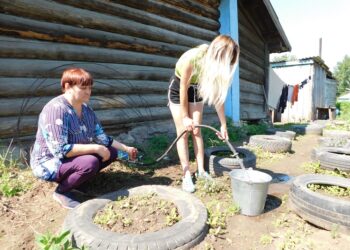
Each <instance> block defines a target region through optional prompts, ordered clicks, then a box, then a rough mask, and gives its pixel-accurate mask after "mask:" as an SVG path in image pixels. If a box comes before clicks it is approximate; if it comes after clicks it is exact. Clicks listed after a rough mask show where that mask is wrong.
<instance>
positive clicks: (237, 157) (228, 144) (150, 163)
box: [128, 125, 245, 169]
mask: <svg viewBox="0 0 350 250" xmlns="http://www.w3.org/2000/svg"><path fill="white" fill-rule="evenodd" d="M195 127H196V128H207V129H210V130H212V131H214V132H215V133H219V134H220V131H218V130H217V129H215V128H213V127H211V126H209V125H195ZM187 132H188V131H187V130H184V131H183V132H182V133H181V134H180V135H179V136H178V137H176V139H175V140H174V141H173V142H172V143H171V145H170V146H169V147H168V149H167V150H166V151H165V152H164V154H162V155H161V156H160V157H158V158H157V159H156V160H155V161H153V162H149V163H144V162H140V161H128V163H131V164H136V165H140V166H151V165H154V164H156V163H158V162H159V161H161V160H162V159H163V158H164V157H165V156H166V155H167V154H168V153H169V151H170V150H171V149H172V148H173V147H174V145H175V144H176V142H177V141H178V140H179V139H180V138H181V137H182V136H183V135H184V134H185V133H187ZM224 142H225V143H226V144H227V146H228V147H229V149H230V150H231V151H232V153H233V158H236V159H237V160H239V164H240V167H241V168H242V169H245V167H244V165H243V160H242V159H240V158H239V156H238V153H237V151H236V150H235V149H234V147H233V145H232V144H231V142H230V141H229V140H227V139H225V140H224Z"/></svg>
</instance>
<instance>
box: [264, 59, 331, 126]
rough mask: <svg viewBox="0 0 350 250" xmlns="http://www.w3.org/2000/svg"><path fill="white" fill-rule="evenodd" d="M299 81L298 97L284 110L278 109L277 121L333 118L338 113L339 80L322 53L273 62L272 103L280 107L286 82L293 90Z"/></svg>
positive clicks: (288, 102)
mask: <svg viewBox="0 0 350 250" xmlns="http://www.w3.org/2000/svg"><path fill="white" fill-rule="evenodd" d="M297 84H298V86H299V87H298V100H297V101H295V102H294V103H292V102H291V101H290V99H289V100H288V101H287V106H286V108H285V110H284V112H283V113H281V112H279V113H278V112H276V117H275V118H276V121H282V122H301V121H311V120H316V119H328V118H331V119H332V118H333V117H334V116H335V108H336V107H335V104H336V92H337V83H336V80H335V79H334V77H333V76H332V73H331V72H330V71H329V68H328V66H327V65H326V64H325V62H324V61H323V60H322V59H321V58H320V57H319V56H316V57H307V58H302V59H300V60H297V61H289V62H274V63H271V68H270V93H269V96H270V98H269V105H270V107H272V109H274V110H276V109H277V110H278V105H279V102H278V101H279V97H280V95H281V90H282V87H283V86H284V85H287V86H288V87H289V93H291V92H290V91H291V90H292V89H293V88H294V86H295V85H297ZM289 96H290V94H289Z"/></svg>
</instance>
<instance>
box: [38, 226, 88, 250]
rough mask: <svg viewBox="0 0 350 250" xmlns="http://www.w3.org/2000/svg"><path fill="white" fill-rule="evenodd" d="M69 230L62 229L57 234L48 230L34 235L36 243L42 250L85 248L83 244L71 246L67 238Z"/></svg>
mask: <svg viewBox="0 0 350 250" xmlns="http://www.w3.org/2000/svg"><path fill="white" fill-rule="evenodd" d="M69 234H70V231H64V232H62V233H60V234H58V235H53V234H52V233H50V232H48V233H46V234H41V235H37V236H36V243H37V245H38V246H39V248H40V249H43V250H54V249H61V250H78V249H81V250H84V249H87V248H86V247H85V246H82V247H81V248H76V247H73V245H72V242H71V241H70V240H69V239H68V237H69Z"/></svg>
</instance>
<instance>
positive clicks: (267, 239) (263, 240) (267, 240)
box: [259, 234, 273, 246]
mask: <svg viewBox="0 0 350 250" xmlns="http://www.w3.org/2000/svg"><path fill="white" fill-rule="evenodd" d="M272 241H273V238H272V236H271V235H269V234H263V235H261V236H260V240H259V242H260V244H263V245H264V246H266V245H270V244H271V243H272Z"/></svg>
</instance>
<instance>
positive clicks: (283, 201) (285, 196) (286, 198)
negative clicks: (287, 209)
mask: <svg viewBox="0 0 350 250" xmlns="http://www.w3.org/2000/svg"><path fill="white" fill-rule="evenodd" d="M288 198H289V197H288V194H284V195H282V199H281V200H282V205H284V204H286V202H287V201H288Z"/></svg>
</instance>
